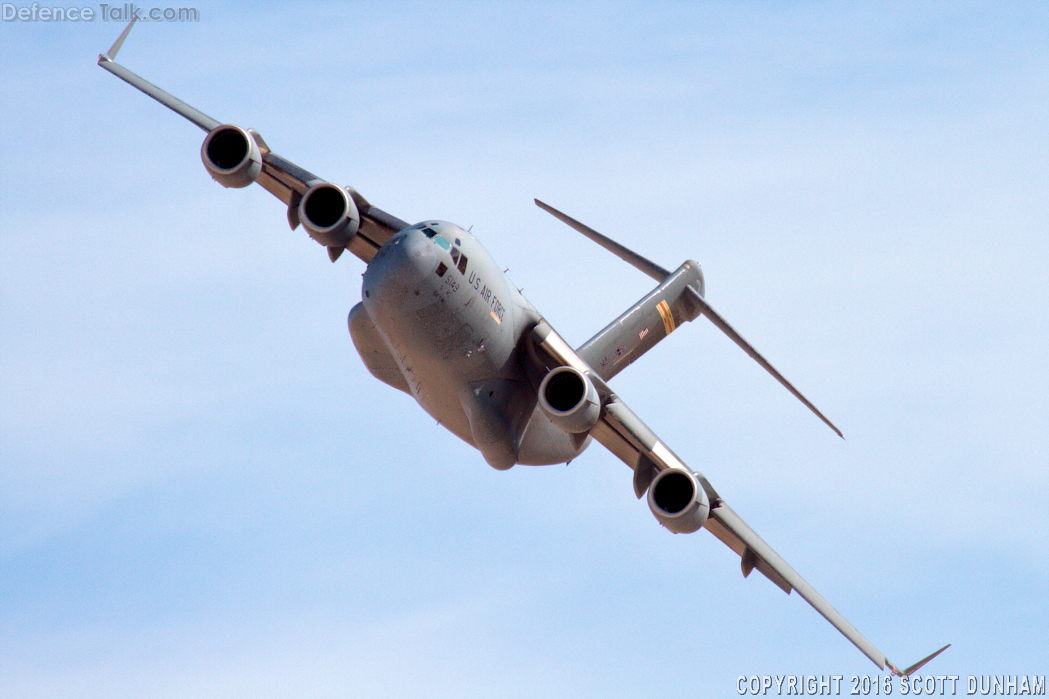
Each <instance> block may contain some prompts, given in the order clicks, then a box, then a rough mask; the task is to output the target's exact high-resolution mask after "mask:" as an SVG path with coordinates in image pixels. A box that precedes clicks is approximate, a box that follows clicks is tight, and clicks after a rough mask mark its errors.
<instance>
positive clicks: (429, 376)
mask: <svg viewBox="0 0 1049 699" xmlns="http://www.w3.org/2000/svg"><path fill="white" fill-rule="evenodd" d="M134 23H135V19H132V21H131V23H130V24H128V26H127V27H126V28H125V29H124V31H123V32H122V33H121V35H120V36H119V37H118V38H117V40H116V42H115V43H114V44H113V46H112V47H111V48H110V49H109V51H108V52H107V53H104V54H101V55H100V56H99V58H98V64H99V65H100V66H102V67H103V68H105V69H106V70H108V71H109V72H111V73H113V74H114V75H116V76H117V77H119V78H120V79H122V80H124V81H126V82H128V83H130V84H131V85H132V86H134V87H136V88H138V89H139V90H141V91H142V92H144V93H145V94H147V95H149V96H150V97H152V98H153V99H155V100H157V101H158V102H160V103H161V104H163V105H165V106H166V107H168V108H170V109H172V110H174V111H175V112H177V113H178V114H180V115H182V116H183V117H185V118H186V119H188V120H189V121H191V122H193V123H194V124H196V125H197V126H199V127H200V128H201V129H203V130H204V131H205V132H206V133H207V137H206V138H205V139H204V144H203V146H202V147H201V151H200V154H201V159H202V160H203V161H204V166H205V167H206V168H207V170H208V173H210V174H211V176H212V177H213V178H214V179H215V180H217V181H218V182H219V184H221V185H223V186H224V187H246V186H248V185H250V184H252V183H253V182H257V183H258V184H260V185H262V186H263V187H264V188H265V189H266V190H268V191H269V192H270V193H271V194H273V195H274V196H275V197H277V198H278V199H280V200H281V201H282V202H283V203H284V204H285V205H287V207H288V209H287V216H288V223H289V224H290V225H291V227H292V229H295V228H297V227H298V226H299V225H300V224H301V225H302V226H303V228H305V229H306V231H307V233H309V235H310V237H312V238H313V239H314V240H315V241H317V242H318V243H320V244H321V245H323V246H324V247H326V248H327V250H328V256H329V257H330V258H331V261H332V262H334V261H335V260H336V259H338V257H339V256H340V255H341V254H342V253H343V252H345V251H346V250H349V251H350V252H351V253H353V254H354V255H356V256H357V257H359V258H360V259H361V260H363V261H364V262H365V264H366V265H367V269H366V270H365V272H364V284H363V299H362V301H361V302H360V303H358V304H357V305H355V306H354V307H353V309H352V310H351V311H350V315H349V329H350V335H351V336H352V338H353V344H354V346H355V347H356V348H357V351H358V352H359V353H360V355H361V359H362V360H363V361H364V364H365V366H367V367H368V370H369V371H370V372H371V373H372V374H373V375H374V376H375V377H376V378H378V379H379V380H380V381H382V382H384V383H387V384H389V385H390V386H392V387H394V388H396V389H398V390H401V391H404V392H405V393H407V394H409V395H410V396H412V397H413V398H414V399H415V400H416V401H418V403H419V405H421V406H422V408H423V409H424V410H425V411H426V412H428V413H429V414H430V415H432V416H433V417H434V418H436V419H437V420H438V422H439V423H440V424H441V425H442V426H444V427H446V428H447V429H449V430H450V431H451V432H453V433H454V434H455V435H456V436H458V437H460V438H461V439H463V440H464V441H465V442H466V443H467V444H470V445H472V446H474V447H476V448H477V449H478V450H479V451H480V452H481V454H482V455H483V456H484V458H485V460H486V461H488V463H489V464H491V465H492V466H493V467H494V468H496V469H500V470H503V469H508V468H510V467H511V466H513V465H514V464H530V465H543V464H557V463H565V462H568V461H571V460H572V459H574V458H576V457H577V456H579V454H580V453H582V451H583V450H584V449H586V447H587V446H588V445H589V444H590V442H591V440H592V439H593V440H597V441H598V442H600V443H601V444H602V445H603V446H605V447H606V448H607V449H608V450H609V451H611V452H612V453H613V454H615V455H616V456H617V457H619V458H620V459H622V460H623V461H624V462H626V464H627V465H628V466H630V468H632V469H633V471H634V478H633V482H634V492H635V493H636V495H637V497H638V498H641V497H643V496H645V494H646V493H647V499H648V506H649V508H650V509H651V510H652V514H653V515H655V518H656V519H657V520H658V521H659V522H660V524H662V525H663V526H664V527H666V528H667V529H669V530H670V531H671V532H674V533H691V532H695V531H697V530H699V529H700V528H705V529H707V530H708V531H709V532H710V533H712V534H713V535H714V536H716V537H717V538H718V539H720V540H721V541H722V542H724V543H725V544H726V545H727V546H728V547H729V548H731V549H732V550H733V551H735V552H736V553H737V554H738V555H739V556H740V560H741V565H742V569H743V576H744V577H747V576H748V575H750V573H751V572H752V571H754V570H757V571H759V572H760V573H761V574H762V575H764V576H765V577H767V578H768V579H769V580H771V581H772V582H773V583H775V584H776V585H777V586H778V587H779V588H780V589H782V590H783V591H784V592H786V593H788V594H789V593H790V592H791V591H792V590H797V591H798V594H799V595H801V596H802V597H803V598H804V599H805V601H807V602H808V603H809V604H811V605H812V606H813V607H814V608H815V609H816V611H818V612H819V613H820V614H822V615H823V616H824V617H825V618H826V619H827V621H829V622H830V623H831V624H833V625H834V627H835V628H837V629H838V630H839V631H840V632H841V633H842V634H844V635H845V637H846V638H848V639H849V640H850V641H852V643H854V644H855V645H856V647H858V648H859V649H860V650H861V651H863V653H864V654H866V655H867V657H868V658H870V659H871V660H873V661H874V663H875V664H876V665H877V666H878V667H879V668H880V669H883V670H884V669H885V668H888V669H889V670H891V672H892V673H894V674H896V675H900V676H905V675H909V674H911V673H912V672H914V671H915V670H917V669H918V668H920V667H921V666H923V665H924V664H925V663H927V662H928V661H929V660H931V659H932V658H934V657H935V656H936V655H938V654H939V653H941V652H943V651H944V650H945V649H946V648H947V647H948V646H944V648H941V649H940V650H938V651H936V652H935V653H933V654H932V655H930V656H928V657H927V658H925V659H923V660H921V661H919V662H917V663H915V664H914V665H912V666H910V667H908V668H906V669H904V670H900V669H898V668H897V667H896V666H895V665H893V664H892V663H890V662H889V660H888V659H887V658H886V657H885V655H884V654H883V653H882V652H881V651H879V650H878V649H877V648H876V647H875V646H874V645H873V644H872V643H871V642H870V641H868V640H867V639H866V638H864V636H863V635H862V634H860V632H859V631H857V630H856V628H855V627H853V625H852V624H850V623H849V622H848V621H846V619H845V618H844V617H843V616H842V615H841V614H839V613H838V612H837V611H836V610H835V609H834V608H833V607H832V606H831V605H830V604H829V603H828V602H827V601H826V600H825V599H824V598H823V597H822V596H821V595H820V594H819V593H818V592H816V590H814V589H813V588H812V586H811V585H809V584H808V583H807V582H805V580H804V579H802V577H801V576H800V575H798V574H797V573H796V572H795V571H794V569H793V568H791V567H790V566H789V565H788V564H787V562H786V561H784V560H783V559H782V558H781V557H780V556H779V555H778V554H777V553H776V552H775V551H773V550H772V548H771V547H769V545H768V544H766V543H765V541H764V540H763V539H762V538H761V537H759V536H758V535H757V534H756V533H755V532H754V530H753V529H751V528H750V527H749V526H747V524H746V523H745V522H744V521H743V520H742V519H740V517H739V515H737V514H736V513H735V512H734V511H733V510H732V508H730V507H729V506H728V505H727V504H726V503H725V501H724V500H722V499H721V497H719V496H718V494H717V491H716V490H714V488H713V486H711V484H710V483H709V481H707V479H706V478H704V477H703V475H702V474H700V473H699V472H697V471H695V470H693V469H691V468H689V467H688V466H686V465H685V463H684V462H682V460H681V459H680V458H678V456H677V455H676V454H674V452H672V451H671V450H670V449H669V448H668V447H667V446H666V445H665V444H664V443H663V442H662V441H661V440H660V439H659V438H658V437H657V436H656V435H655V434H654V433H653V432H652V430H650V429H649V428H648V426H647V425H645V423H644V422H642V421H641V419H640V418H639V417H638V416H637V415H635V414H634V412H633V411H632V410H631V409H630V408H629V407H627V404H626V403H625V402H624V401H623V399H622V398H621V397H620V396H619V395H617V394H616V393H615V392H614V391H613V390H612V389H611V388H610V387H609V384H608V382H609V381H610V380H611V379H612V378H613V377H614V376H615V375H616V374H618V373H619V372H620V371H622V370H623V369H625V368H626V367H627V366H629V365H630V364H631V363H632V362H634V361H636V360H637V359H638V358H639V357H640V356H641V355H643V354H644V353H645V352H647V351H648V350H650V349H652V347H653V346H655V345H656V343H658V342H659V341H660V340H662V339H663V338H664V337H666V336H667V335H669V334H670V333H671V332H673V331H674V329H675V328H677V327H678V326H679V325H681V324H682V323H683V322H685V321H691V320H694V319H696V318H697V317H699V316H701V315H703V316H706V317H707V318H708V319H709V320H710V321H711V322H713V323H714V325H716V326H717V327H718V328H720V329H721V330H722V332H724V333H725V334H727V335H728V336H729V337H730V338H731V339H732V340H733V341H734V342H735V343H736V344H737V345H739V346H740V347H741V348H743V350H744V351H745V352H746V353H747V354H749V355H750V356H751V357H753V358H754V359H755V360H756V361H757V362H758V364H760V365H761V366H762V367H764V368H765V370H766V371H768V372H769V373H770V374H772V376H774V377H775V378H776V380H777V381H779V382H780V383H781V384H783V386H785V387H786V388H787V390H788V391H790V392H791V393H792V394H794V395H795V396H796V397H797V398H798V399H799V400H800V401H801V402H802V403H804V404H805V405H806V406H807V407H808V408H809V410H811V411H812V412H813V413H815V414H816V415H817V416H818V417H819V418H820V419H821V420H823V421H824V422H825V423H826V424H827V425H828V426H830V428H831V429H833V430H834V431H835V432H836V433H837V434H838V435H839V436H841V432H840V431H839V430H838V428H837V427H835V426H834V425H833V424H832V423H831V422H830V421H829V420H828V419H827V418H826V417H824V415H823V414H822V413H821V412H820V411H819V410H818V409H817V408H816V406H814V405H813V404H812V403H811V402H809V400H808V399H807V398H805V397H804V396H803V395H802V394H801V393H800V392H799V391H798V390H797V389H796V388H794V386H792V385H791V384H790V382H789V381H787V379H785V378H784V377H783V376H782V375H781V374H780V373H779V372H778V371H777V370H776V369H775V368H774V367H773V366H772V365H771V364H769V363H768V361H766V360H765V358H764V357H762V356H761V355H760V354H759V353H758V352H757V351H756V350H755V349H754V348H753V347H751V345H750V343H748V342H747V341H746V340H745V339H743V337H742V336H741V335H740V334H739V333H738V332H736V330H735V329H733V328H732V326H731V325H729V324H728V323H727V322H726V321H725V319H724V318H722V317H721V316H720V315H719V314H718V313H717V311H715V310H714V309H713V308H712V307H711V306H710V304H709V303H707V301H706V299H705V297H704V287H703V273H702V271H701V270H700V267H699V265H698V264H696V263H695V262H692V261H687V262H685V263H684V264H682V265H681V266H680V267H678V268H677V269H676V270H674V271H673V272H671V271H669V270H666V269H664V268H662V267H660V266H659V265H657V264H655V263H653V262H651V261H649V260H647V259H645V258H644V257H642V256H641V255H638V254H637V253H635V252H632V251H631V250H628V249H627V248H625V247H623V246H622V245H620V244H618V243H616V242H615V241H613V240H610V239H608V238H606V237H604V236H603V235H601V234H600V233H598V232H596V231H594V230H592V229H590V228H589V227H587V226H585V225H583V224H582V223H580V222H579V221H576V220H575V219H572V218H570V217H568V216H566V215H565V214H563V213H561V212H560V211H557V210H556V209H554V208H553V207H551V206H548V205H546V204H544V203H543V202H540V201H538V200H536V202H535V203H536V204H537V205H538V206H540V207H542V208H543V209H544V210H546V211H548V212H550V213H551V214H553V215H554V216H556V217H557V218H559V219H560V220H561V221H563V222H565V223H566V224H568V225H569V226H571V227H572V228H575V229H576V230H577V231H579V232H580V233H582V234H584V235H586V236H587V237H589V238H590V239H591V240H593V241H595V242H596V243H598V244H599V245H601V246H603V247H604V248H606V249H607V250H609V251H610V252H612V253H614V254H615V255H618V256H619V257H620V258H622V259H623V260H625V261H626V262H629V263H630V264H631V265H633V266H634V267H636V268H637V269H639V270H641V271H642V272H644V273H645V274H647V275H649V276H650V277H652V278H653V279H655V280H656V281H657V282H658V286H656V288H655V289H653V290H652V291H651V292H650V293H649V294H648V295H646V296H645V297H644V298H642V299H641V300H640V301H638V302H637V303H636V304H634V305H633V306H631V307H630V308H629V309H627V311H626V312H625V313H623V314H622V315H621V316H619V317H618V318H616V319H615V320H614V321H612V322H611V323H609V324H608V326H607V327H605V328H604V329H603V330H601V331H600V332H599V333H598V334H597V335H595V336H594V337H593V338H591V339H590V340H589V341H587V342H586V343H584V344H583V345H582V346H581V347H579V348H577V349H573V348H572V347H571V345H569V344H568V343H567V342H566V341H565V340H564V339H563V338H562V337H561V335H559V334H558V333H557V331H555V330H554V329H553V328H552V327H551V326H550V324H549V323H548V322H547V321H546V320H545V319H544V317H543V315H542V314H541V313H539V312H538V311H537V310H536V309H535V308H534V307H533V306H532V304H531V303H529V302H528V301H527V300H526V299H525V297H524V296H522V295H521V293H520V292H519V291H518V290H517V289H516V288H515V287H514V285H513V284H511V283H510V282H509V280H508V279H507V277H506V276H505V275H504V273H503V271H502V269H501V268H500V267H499V266H498V265H497V264H496V263H495V262H494V261H493V260H492V258H491V257H490V256H489V254H488V252H487V251H486V250H485V249H484V247H482V245H481V243H480V242H479V241H478V240H477V239H476V238H475V237H474V236H473V235H471V233H470V231H468V230H464V229H462V228H460V227H459V226H456V225H455V224H453V223H448V222H445V221H436V220H426V221H423V222H421V223H416V224H414V225H411V224H409V223H407V222H405V221H402V220H400V219H398V218H396V217H395V216H392V215H390V214H388V213H386V212H385V211H383V210H381V209H379V208H377V207H375V206H373V205H372V204H370V203H368V201H367V200H366V199H365V198H364V197H362V196H361V195H360V194H359V193H358V192H357V191H356V190H354V189H352V188H350V187H340V186H338V185H335V184H332V183H330V182H327V181H325V180H323V179H321V178H319V177H317V176H316V175H314V174H312V173H310V172H307V171H306V170H304V169H302V168H301V167H299V166H297V165H294V164H292V163H291V162H289V161H287V160H285V159H284V158H282V157H280V156H278V155H277V154H276V153H274V152H273V151H271V150H270V148H269V146H268V145H267V144H266V142H265V141H264V140H263V139H262V136H260V135H259V134H258V132H256V131H254V130H252V129H247V130H245V129H243V128H241V127H239V126H233V125H229V124H224V123H222V122H220V121H218V120H216V119H212V118H211V117H209V116H207V115H205V114H203V113H202V112H200V111H198V110H196V109H194V108H193V107H190V106H189V105H187V104H186V103H184V102H182V101H181V100H178V99H176V98H175V97H174V96H172V95H171V94H169V93H167V92H165V91H164V90H161V89H160V88H158V87H156V86H155V85H153V84H151V83H149V82H147V81H146V80H144V79H142V78H141V77H139V76H138V75H136V74H134V73H132V72H131V71H129V70H128V69H127V68H125V67H123V66H122V65H120V64H118V63H116V62H115V60H114V59H115V58H116V56H117V52H118V51H119V50H120V47H121V45H122V44H123V43H124V40H125V39H126V38H127V36H128V33H129V32H130V31H131V28H132V26H134Z"/></svg>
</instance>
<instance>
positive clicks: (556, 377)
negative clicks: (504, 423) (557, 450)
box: [539, 366, 601, 434]
mask: <svg viewBox="0 0 1049 699" xmlns="http://www.w3.org/2000/svg"><path fill="white" fill-rule="evenodd" d="M539 407H540V408H542V410H543V412H544V413H546V416H547V417H548V418H550V421H551V422H553V423H554V424H555V425H557V426H558V427H559V428H561V429H562V430H564V431H565V432H568V433H571V434H582V433H584V432H589V431H590V430H591V429H592V428H593V427H594V425H596V424H597V421H598V419H599V418H600V417H601V399H600V397H598V395H597V389H596V388H595V387H594V383H593V381H591V380H590V379H589V378H587V376H586V374H584V373H583V372H581V371H579V370H578V369H574V368H572V367H568V366H562V367H558V368H556V369H554V370H553V371H551V372H550V373H548V374H547V375H546V377H544V378H543V382H542V383H541V384H539Z"/></svg>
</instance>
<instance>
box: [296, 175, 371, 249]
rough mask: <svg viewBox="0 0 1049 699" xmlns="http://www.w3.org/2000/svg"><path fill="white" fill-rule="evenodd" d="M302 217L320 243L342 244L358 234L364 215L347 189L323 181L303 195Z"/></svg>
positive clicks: (332, 246) (311, 234)
mask: <svg viewBox="0 0 1049 699" xmlns="http://www.w3.org/2000/svg"><path fill="white" fill-rule="evenodd" d="M299 221H301V222H302V225H303V227H304V228H305V229H306V231H307V232H308V233H309V234H310V237H311V238H313V239H314V240H316V241H317V242H318V243H320V244H321V245H324V246H326V247H329V248H341V247H345V246H346V245H349V243H350V241H351V240H353V236H355V235H357V229H358V228H360V225H361V215H360V212H358V211H357V205H356V204H354V203H353V199H352V198H351V197H350V195H349V194H348V193H347V192H346V190H345V189H343V188H342V187H337V186H335V185H333V184H330V183H328V182H323V183H321V184H315V185H313V186H312V187H310V188H309V190H308V191H307V192H306V194H304V195H303V197H302V201H300V202H299Z"/></svg>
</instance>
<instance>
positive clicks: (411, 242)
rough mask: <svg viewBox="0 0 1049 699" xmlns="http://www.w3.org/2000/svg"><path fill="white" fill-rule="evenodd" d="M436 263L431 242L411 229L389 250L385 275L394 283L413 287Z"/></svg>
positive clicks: (435, 254)
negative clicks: (388, 260)
mask: <svg viewBox="0 0 1049 699" xmlns="http://www.w3.org/2000/svg"><path fill="white" fill-rule="evenodd" d="M391 242H393V241H391ZM436 264H437V253H436V251H435V250H434V249H433V244H432V243H430V241H429V240H428V239H427V238H426V237H425V236H423V235H422V234H421V233H418V232H416V231H412V232H411V233H409V234H408V235H405V236H404V237H403V238H402V239H401V240H400V241H398V244H396V245H394V249H393V250H391V251H390V262H389V265H388V267H387V271H386V276H387V278H388V279H389V281H392V282H394V283H396V284H400V285H402V286H405V287H414V286H416V285H417V284H418V283H419V280H420V279H421V278H422V277H425V276H426V275H428V274H429V273H430V272H432V271H433V268H434V267H435V266H436Z"/></svg>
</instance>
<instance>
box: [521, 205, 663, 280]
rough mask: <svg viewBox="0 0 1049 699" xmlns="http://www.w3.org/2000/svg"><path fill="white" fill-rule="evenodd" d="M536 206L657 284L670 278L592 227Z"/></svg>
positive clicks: (548, 206)
mask: <svg viewBox="0 0 1049 699" xmlns="http://www.w3.org/2000/svg"><path fill="white" fill-rule="evenodd" d="M535 205H536V206H538V207H539V208H540V209H542V210H543V211H546V212H547V213H549V214H551V215H553V216H554V217H555V218H557V219H560V220H561V221H562V222H563V223H566V224H568V225H569V226H571V227H572V228H574V229H576V230H577V231H579V232H580V233H582V234H583V235H585V236H586V237H587V238H590V240H592V241H594V242H595V243H597V244H598V245H600V246H601V247H603V248H604V249H605V250H608V251H609V252H610V253H612V254H613V255H615V256H616V257H618V258H620V259H621V260H624V261H626V262H629V263H630V264H632V265H633V266H635V267H637V268H638V269H639V270H641V271H642V272H644V273H645V274H647V275H648V276H650V277H652V278H653V279H655V280H656V281H657V282H661V281H663V280H664V279H666V278H667V277H669V276H670V272H669V271H667V270H665V269H663V268H662V267H660V266H659V265H657V264H656V263H655V262H653V261H652V260H649V259H648V258H645V257H642V256H641V255H638V254H637V253H636V252H634V251H633V250H631V249H630V248H627V247H624V246H622V245H620V244H619V243H617V242H616V241H614V240H612V239H611V238H608V237H606V236H603V235H601V234H600V233H598V232H597V231H595V230H594V229H593V228H591V227H590V226H588V225H586V224H584V223H580V222H579V221H576V220H575V219H574V218H572V217H571V216H568V215H567V214H563V213H561V212H560V211H558V210H557V209H555V208H554V207H552V206H550V205H549V204H544V203H543V202H541V201H539V200H538V199H536V200H535Z"/></svg>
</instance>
